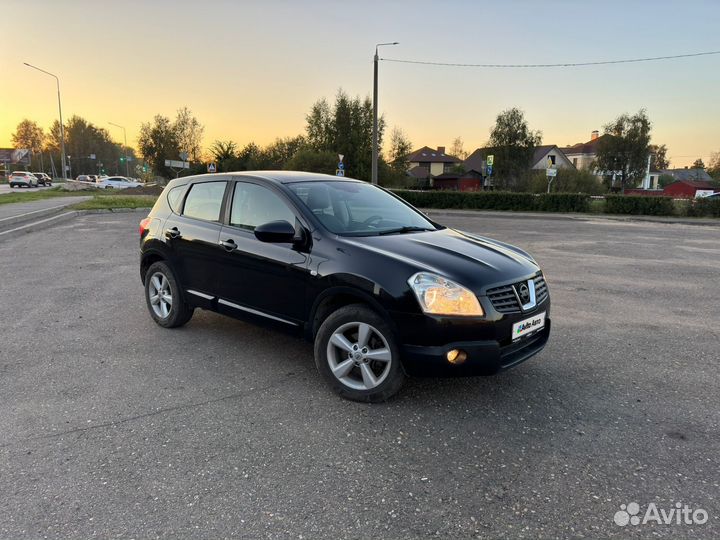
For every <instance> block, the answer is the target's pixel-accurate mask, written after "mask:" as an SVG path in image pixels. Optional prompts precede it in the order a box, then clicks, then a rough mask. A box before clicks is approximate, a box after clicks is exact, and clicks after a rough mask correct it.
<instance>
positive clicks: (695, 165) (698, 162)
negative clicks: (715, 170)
mask: <svg viewBox="0 0 720 540" xmlns="http://www.w3.org/2000/svg"><path fill="white" fill-rule="evenodd" d="M690 168H691V169H704V168H705V163H703V160H702V158H697V159H696V160H695V161H693V164H692V167H690Z"/></svg>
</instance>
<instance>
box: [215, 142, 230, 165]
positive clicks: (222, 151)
mask: <svg viewBox="0 0 720 540" xmlns="http://www.w3.org/2000/svg"><path fill="white" fill-rule="evenodd" d="M236 153H237V145H236V144H235V143H234V142H232V141H215V142H214V143H212V145H211V146H210V154H212V157H213V159H214V160H215V161H216V162H217V163H220V162H222V161H225V160H227V159H232V158H234V157H235V156H236Z"/></svg>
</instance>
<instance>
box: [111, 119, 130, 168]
mask: <svg viewBox="0 0 720 540" xmlns="http://www.w3.org/2000/svg"><path fill="white" fill-rule="evenodd" d="M108 124H110V125H111V126H115V127H119V128H120V129H122V130H123V139H124V140H125V176H127V177H130V165H128V155H127V148H128V145H127V133H126V132H125V128H124V127H123V126H119V125H118V124H113V123H112V122H108Z"/></svg>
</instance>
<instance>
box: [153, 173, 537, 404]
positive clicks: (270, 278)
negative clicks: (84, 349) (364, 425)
mask: <svg viewBox="0 0 720 540" xmlns="http://www.w3.org/2000/svg"><path fill="white" fill-rule="evenodd" d="M139 232H140V251H141V255H140V277H141V279H142V282H143V285H144V287H145V299H146V303H147V308H148V311H149V313H150V316H151V317H152V319H153V320H154V321H155V322H156V323H157V324H158V325H160V326H162V327H165V328H172V327H177V326H182V325H183V324H185V323H187V322H188V321H189V320H190V318H191V317H192V315H193V311H194V309H196V308H202V309H208V310H212V311H216V312H218V313H221V314H225V315H229V316H232V317H236V318H240V319H248V320H251V321H254V322H260V323H265V324H268V325H272V326H278V327H280V328H285V329H288V330H291V331H294V332H297V333H298V334H300V335H302V336H304V337H305V338H306V339H308V340H310V341H311V342H314V356H315V363H316V366H317V368H318V370H319V372H320V373H321V374H322V376H323V377H324V379H325V380H326V381H327V382H328V383H329V385H330V386H331V387H332V388H333V389H334V390H335V391H336V392H337V393H338V394H340V395H341V396H343V397H345V398H347V399H351V400H357V401H367V402H376V401H383V400H386V399H387V398H389V397H390V396H392V395H393V394H395V393H396V392H397V391H398V390H399V389H400V387H401V385H402V383H403V380H404V379H405V377H406V375H440V376H459V375H481V374H483V375H485V374H487V375H489V374H493V373H497V372H499V371H502V370H505V369H508V368H511V367H513V366H516V365H517V364H519V363H521V362H523V361H525V360H527V359H528V358H530V357H531V356H533V355H535V354H537V353H539V352H540V351H541V350H542V349H543V348H544V347H545V344H546V343H547V341H548V338H549V334H550V294H549V291H548V286H547V283H546V281H545V277H544V276H543V273H542V271H541V270H540V267H539V266H538V264H537V262H535V260H534V259H533V258H532V256H530V255H529V254H528V253H527V252H525V251H523V250H522V249H520V248H517V247H514V246H511V245H508V244H505V243H503V242H499V241H497V240H491V239H489V238H485V237H482V236H479V235H475V234H469V233H464V232H461V231H457V230H453V229H450V228H448V227H444V226H442V225H440V224H438V223H436V222H434V221H432V220H431V219H429V218H428V217H427V216H425V215H424V214H423V213H421V212H420V211H418V210H416V209H415V208H413V207H412V206H411V205H409V204H408V203H406V202H405V201H403V200H402V199H401V198H399V197H397V196H396V195H394V194H393V193H391V192H389V191H386V190H384V189H382V188H379V187H377V186H373V185H372V184H368V183H366V182H362V181H359V180H352V179H349V178H338V177H335V176H328V175H323V174H314V173H299V172H289V171H279V172H245V173H221V174H211V175H200V176H193V177H186V178H179V179H175V180H173V181H171V182H170V183H169V184H168V185H167V186H166V187H165V189H164V190H163V192H162V194H161V195H160V197H159V198H158V200H157V202H156V203H155V206H154V207H153V209H152V211H151V212H150V214H149V216H148V217H147V218H145V219H143V220H142V221H141V223H140V231H139ZM263 361H265V362H272V359H271V358H266V359H263Z"/></svg>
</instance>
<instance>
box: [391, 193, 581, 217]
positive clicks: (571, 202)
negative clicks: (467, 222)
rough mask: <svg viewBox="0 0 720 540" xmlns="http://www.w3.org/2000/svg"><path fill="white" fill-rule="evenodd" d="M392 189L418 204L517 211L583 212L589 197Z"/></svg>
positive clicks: (437, 206) (414, 204)
mask: <svg viewBox="0 0 720 540" xmlns="http://www.w3.org/2000/svg"><path fill="white" fill-rule="evenodd" d="M395 193H396V194H397V195H398V196H400V197H402V198H403V199H405V200H406V201H407V202H409V203H410V204H412V205H413V206H417V207H419V208H455V209H466V210H515V211H520V212H523V211H524V212H533V211H538V212H587V211H589V209H590V198H589V197H588V196H587V195H582V194H577V193H543V194H540V195H535V194H533V193H515V192H509V191H478V192H461V191H438V190H436V191H407V190H395Z"/></svg>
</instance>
